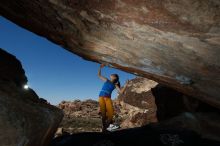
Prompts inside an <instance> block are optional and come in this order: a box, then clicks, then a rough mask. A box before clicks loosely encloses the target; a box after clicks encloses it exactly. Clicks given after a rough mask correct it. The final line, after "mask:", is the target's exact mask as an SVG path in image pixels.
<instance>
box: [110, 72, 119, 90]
mask: <svg viewBox="0 0 220 146" xmlns="http://www.w3.org/2000/svg"><path fill="white" fill-rule="evenodd" d="M111 75H112V76H114V77H115V78H116V79H115V80H114V81H113V83H114V84H115V85H118V87H119V88H121V84H120V82H119V76H118V74H111Z"/></svg>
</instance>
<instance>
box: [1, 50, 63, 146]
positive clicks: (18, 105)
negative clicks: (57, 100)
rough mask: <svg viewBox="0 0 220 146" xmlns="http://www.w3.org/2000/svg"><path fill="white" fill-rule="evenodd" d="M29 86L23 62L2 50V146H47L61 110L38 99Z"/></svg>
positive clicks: (60, 115) (59, 118)
mask: <svg viewBox="0 0 220 146" xmlns="http://www.w3.org/2000/svg"><path fill="white" fill-rule="evenodd" d="M26 83H27V78H26V76H25V73H24V70H23V69H22V66H21V63H20V62H19V61H18V60H17V59H16V58H15V57H14V56H12V55H10V54H8V53H7V52H5V51H3V50H2V49H0V107H1V110H0V129H1V130H0V145H1V146H28V145H29V146H47V145H48V143H50V140H51V139H52V137H53V134H54V132H55V131H56V128H57V127H58V125H59V123H60V121H61V119H62V116H63V114H62V111H61V110H59V109H58V108H56V107H54V106H51V105H48V104H47V103H45V102H42V100H40V99H39V97H38V96H37V94H36V93H35V92H34V91H33V90H32V89H29V90H24V89H23V86H24V85H25V84H26Z"/></svg>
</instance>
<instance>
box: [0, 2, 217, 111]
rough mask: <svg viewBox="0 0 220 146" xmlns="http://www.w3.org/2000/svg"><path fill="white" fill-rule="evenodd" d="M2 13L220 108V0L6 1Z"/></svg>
mask: <svg viewBox="0 0 220 146" xmlns="http://www.w3.org/2000/svg"><path fill="white" fill-rule="evenodd" d="M0 14H1V15H2V16H4V17H6V18H8V19H9V20H11V21H13V22H15V23H16V24H18V25H20V26H22V27H24V28H26V29H28V30H30V31H32V32H34V33H36V34H38V35H41V36H44V37H46V38H48V39H49V40H51V41H53V42H54V43H56V44H59V45H61V46H63V48H65V49H67V50H68V51H71V52H73V53H75V54H77V55H79V56H81V57H83V58H85V59H87V60H91V61H96V62H103V63H106V64H108V65H109V66H111V67H115V68H119V69H121V70H124V71H127V72H130V73H134V74H137V75H139V76H144V77H147V78H150V79H153V80H155V81H157V82H159V83H161V84H164V85H167V86H169V87H172V88H174V89H177V90H178V91H181V92H183V93H185V94H186V95H190V96H194V97H196V98H198V99H199V100H202V101H204V102H207V103H209V104H211V105H213V106H216V107H217V108H219V107H220V97H219V91H220V78H219V74H220V43H219V42H220V15H219V14H220V2H219V0H38V1H33V0H19V2H17V1H15V0H1V1H0Z"/></svg>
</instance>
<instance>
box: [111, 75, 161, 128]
mask: <svg viewBox="0 0 220 146" xmlns="http://www.w3.org/2000/svg"><path fill="white" fill-rule="evenodd" d="M156 85H158V83H157V82H154V81H152V80H149V79H146V78H141V77H137V78H135V79H132V80H130V81H129V83H128V86H127V88H126V89H125V92H124V94H120V95H119V96H118V98H117V100H118V102H119V104H116V105H118V106H119V107H118V109H119V111H120V112H119V115H121V117H122V121H121V122H122V123H121V127H122V128H132V127H140V126H144V125H147V124H149V123H156V122H157V121H158V120H157V115H156V114H157V105H156V104H155V97H154V95H153V94H152V91H151V89H152V88H154V87H155V86H156ZM118 102H115V103H118ZM116 108H117V106H116ZM116 113H117V112H116Z"/></svg>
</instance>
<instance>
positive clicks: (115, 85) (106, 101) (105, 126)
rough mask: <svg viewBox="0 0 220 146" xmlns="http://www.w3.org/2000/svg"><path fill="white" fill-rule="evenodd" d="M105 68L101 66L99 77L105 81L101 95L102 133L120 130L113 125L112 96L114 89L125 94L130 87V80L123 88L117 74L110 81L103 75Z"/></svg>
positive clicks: (112, 75)
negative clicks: (102, 71)
mask: <svg viewBox="0 0 220 146" xmlns="http://www.w3.org/2000/svg"><path fill="white" fill-rule="evenodd" d="M104 66H105V65H104V64H101V65H100V68H99V71H98V77H99V78H100V79H101V80H103V81H104V84H103V86H102V89H101V91H100V93H99V106H100V112H101V116H102V131H103V132H106V130H108V131H114V130H116V129H118V128H120V127H119V126H117V125H114V124H113V115H114V109H113V104H112V100H111V94H112V91H113V90H114V89H117V90H118V93H119V94H123V93H124V91H125V89H126V87H127V85H128V80H127V82H126V83H125V85H124V87H123V88H121V86H120V82H119V76H118V75H117V74H111V75H110V79H108V78H106V77H103V76H102V75H101V69H102V68H103V67H104Z"/></svg>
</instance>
